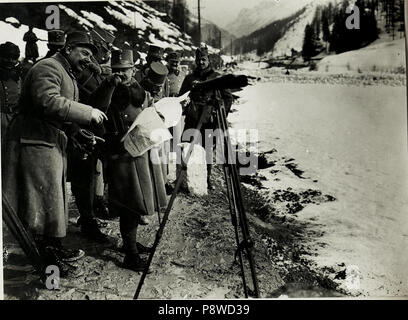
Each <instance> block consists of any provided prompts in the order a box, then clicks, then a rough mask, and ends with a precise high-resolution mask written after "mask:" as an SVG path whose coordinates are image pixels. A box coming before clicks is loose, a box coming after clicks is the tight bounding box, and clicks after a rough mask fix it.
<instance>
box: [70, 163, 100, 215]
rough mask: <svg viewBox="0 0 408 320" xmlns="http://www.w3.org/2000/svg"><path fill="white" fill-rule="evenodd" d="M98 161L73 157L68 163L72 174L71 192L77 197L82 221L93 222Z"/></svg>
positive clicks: (76, 200) (76, 201)
mask: <svg viewBox="0 0 408 320" xmlns="http://www.w3.org/2000/svg"><path fill="white" fill-rule="evenodd" d="M96 162H97V159H96V158H95V157H92V156H89V157H88V159H86V160H81V159H80V158H79V157H78V156H72V157H70V158H69V161H68V167H69V168H68V171H69V172H70V178H71V179H70V180H71V191H72V194H73V195H74V197H75V203H76V205H77V207H78V210H79V214H80V216H81V220H91V219H93V218H94V217H95V214H94V209H93V208H94V207H93V205H94V197H95V169H96Z"/></svg>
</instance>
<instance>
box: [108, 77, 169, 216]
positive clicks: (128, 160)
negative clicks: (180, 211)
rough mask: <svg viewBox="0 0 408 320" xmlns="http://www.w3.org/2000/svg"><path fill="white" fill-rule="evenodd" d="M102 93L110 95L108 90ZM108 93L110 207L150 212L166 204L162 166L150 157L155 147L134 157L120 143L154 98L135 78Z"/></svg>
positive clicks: (155, 153)
mask: <svg viewBox="0 0 408 320" xmlns="http://www.w3.org/2000/svg"><path fill="white" fill-rule="evenodd" d="M105 94H106V95H107V96H109V95H111V94H110V93H109V92H108V90H105ZM111 96H112V98H111V101H110V106H109V109H108V112H107V114H108V119H109V120H108V122H107V124H106V131H107V133H106V135H105V138H106V143H107V150H108V151H107V152H108V156H107V159H108V161H107V163H108V165H107V180H108V185H109V188H108V192H109V206H110V210H112V212H113V213H114V214H115V215H122V214H130V215H135V216H137V215H150V214H153V213H154V212H155V211H156V210H157V209H158V207H160V208H163V207H164V206H166V204H167V197H166V191H165V176H164V174H163V171H162V167H161V165H160V164H154V163H152V161H151V160H150V159H151V156H153V157H158V150H157V149H155V148H154V149H151V150H150V151H148V152H146V153H144V154H143V155H141V156H139V157H135V158H133V157H131V156H130V154H129V153H128V152H127V151H126V150H125V149H124V147H123V143H122V142H120V140H121V138H122V137H123V135H124V134H125V133H126V132H127V130H128V129H129V127H130V126H131V124H132V123H133V121H134V120H135V119H136V117H137V116H138V115H139V113H140V112H141V111H142V110H143V109H144V108H152V107H154V103H153V99H152V98H151V97H150V95H149V93H148V92H145V91H144V90H143V88H142V87H141V86H140V85H139V83H138V82H137V81H135V80H133V81H132V83H131V84H130V85H128V86H125V85H118V86H117V87H116V88H115V89H114V92H113V95H111Z"/></svg>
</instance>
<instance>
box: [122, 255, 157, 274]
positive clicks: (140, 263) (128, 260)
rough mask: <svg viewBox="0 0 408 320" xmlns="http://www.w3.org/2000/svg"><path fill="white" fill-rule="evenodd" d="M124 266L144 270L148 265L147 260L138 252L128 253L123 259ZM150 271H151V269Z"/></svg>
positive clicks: (134, 269) (136, 270)
mask: <svg viewBox="0 0 408 320" xmlns="http://www.w3.org/2000/svg"><path fill="white" fill-rule="evenodd" d="M122 267H123V268H125V269H130V270H133V271H135V272H143V271H144V270H145V269H146V267H147V261H146V260H144V259H142V258H140V256H139V254H138V253H127V254H126V255H125V258H124V259H123V264H122ZM148 273H150V269H149V270H148Z"/></svg>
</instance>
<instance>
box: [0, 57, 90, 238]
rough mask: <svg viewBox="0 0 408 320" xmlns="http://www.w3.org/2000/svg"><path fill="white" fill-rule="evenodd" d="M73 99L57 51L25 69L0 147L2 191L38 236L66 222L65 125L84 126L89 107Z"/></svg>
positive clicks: (58, 231) (68, 73)
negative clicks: (13, 114) (14, 111)
mask: <svg viewBox="0 0 408 320" xmlns="http://www.w3.org/2000/svg"><path fill="white" fill-rule="evenodd" d="M77 101H78V87H77V83H76V80H75V76H74V74H73V72H72V70H71V67H70V64H69V62H68V61H67V60H66V58H65V57H64V56H63V55H61V54H60V53H57V54H56V55H54V56H53V57H51V58H47V59H44V60H42V61H40V62H38V63H37V64H35V65H34V66H33V67H32V68H31V69H30V70H29V72H28V74H27V77H26V81H25V82H24V85H23V88H22V92H21V99H20V102H19V108H20V110H21V111H20V113H19V115H17V116H16V117H15V118H14V119H13V121H12V122H11V124H10V127H9V130H8V132H7V134H6V136H5V141H4V144H3V145H2V156H3V161H2V188H3V189H2V190H3V197H7V199H8V201H9V202H10V204H11V206H12V208H13V209H14V210H15V211H16V212H17V213H18V215H19V216H20V217H21V219H22V220H23V222H24V223H25V224H26V225H27V226H28V228H29V229H31V230H32V231H33V232H34V233H35V234H37V235H46V236H49V237H64V236H65V235H66V228H67V222H68V210H67V193H66V186H65V182H66V145H67V137H66V135H65V133H64V132H63V130H62V129H63V126H64V125H66V123H69V122H73V123H77V124H79V125H89V124H90V122H91V119H92V118H91V114H92V107H90V106H88V105H85V104H81V103H79V102H77Z"/></svg>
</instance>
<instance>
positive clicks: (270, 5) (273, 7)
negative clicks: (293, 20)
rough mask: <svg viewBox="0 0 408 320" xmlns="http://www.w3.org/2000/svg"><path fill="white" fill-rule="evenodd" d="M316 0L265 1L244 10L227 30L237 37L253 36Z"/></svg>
mask: <svg viewBox="0 0 408 320" xmlns="http://www.w3.org/2000/svg"><path fill="white" fill-rule="evenodd" d="M313 1H314V0H282V1H275V0H269V1H264V2H261V3H260V4H258V5H257V6H255V7H254V8H252V9H242V10H241V12H240V13H239V15H238V17H237V18H236V19H235V20H234V21H233V22H231V23H229V24H228V25H227V26H226V27H225V29H226V30H228V31H229V32H230V33H232V34H233V35H235V36H236V37H242V36H246V35H249V34H251V33H252V32H254V31H256V30H259V29H261V28H263V27H265V26H267V25H269V24H271V23H273V22H275V21H278V20H282V19H285V18H287V17H289V16H291V15H293V14H294V13H295V12H297V11H299V10H300V9H302V8H303V7H305V6H306V5H307V4H309V3H310V2H313Z"/></svg>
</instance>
